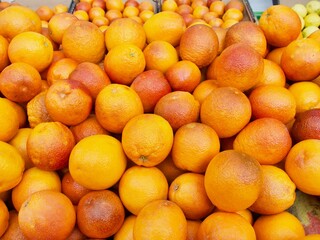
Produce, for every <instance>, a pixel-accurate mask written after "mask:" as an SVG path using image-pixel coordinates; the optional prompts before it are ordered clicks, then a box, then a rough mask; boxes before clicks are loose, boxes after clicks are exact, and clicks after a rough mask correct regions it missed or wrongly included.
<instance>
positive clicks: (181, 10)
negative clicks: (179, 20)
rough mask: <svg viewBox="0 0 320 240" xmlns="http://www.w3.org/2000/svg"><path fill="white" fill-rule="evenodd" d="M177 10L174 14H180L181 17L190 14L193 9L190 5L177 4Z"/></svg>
mask: <svg viewBox="0 0 320 240" xmlns="http://www.w3.org/2000/svg"><path fill="white" fill-rule="evenodd" d="M178 5H179V6H178V8H177V9H176V13H178V14H180V15H181V16H183V15H185V14H191V15H192V12H193V8H192V7H191V6H190V4H185V3H184V4H178Z"/></svg>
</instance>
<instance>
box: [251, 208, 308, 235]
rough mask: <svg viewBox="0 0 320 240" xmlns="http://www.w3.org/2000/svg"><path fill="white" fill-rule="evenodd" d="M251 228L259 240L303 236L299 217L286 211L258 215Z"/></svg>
mask: <svg viewBox="0 0 320 240" xmlns="http://www.w3.org/2000/svg"><path fill="white" fill-rule="evenodd" d="M253 228H254V230H255V233H256V236H257V239H261V240H271V239H272V240H280V239H281V240H289V239H303V237H304V236H305V232H304V229H303V226H302V224H301V222H300V221H299V219H298V218H296V217H295V216H294V215H292V214H291V213H289V212H286V211H284V212H281V213H278V214H273V215H269V216H268V215H263V216H260V217H258V219H257V220H256V221H255V223H254V225H253Z"/></svg>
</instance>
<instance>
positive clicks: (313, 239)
mask: <svg viewBox="0 0 320 240" xmlns="http://www.w3.org/2000/svg"><path fill="white" fill-rule="evenodd" d="M319 239H320V234H309V235H307V236H305V237H304V238H303V240H319Z"/></svg>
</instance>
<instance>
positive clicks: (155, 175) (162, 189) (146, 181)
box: [118, 166, 169, 215]
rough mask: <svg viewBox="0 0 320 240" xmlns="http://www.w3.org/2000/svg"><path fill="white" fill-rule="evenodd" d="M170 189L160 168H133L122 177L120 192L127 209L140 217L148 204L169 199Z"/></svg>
mask: <svg viewBox="0 0 320 240" xmlns="http://www.w3.org/2000/svg"><path fill="white" fill-rule="evenodd" d="M168 188H169V186H168V182H167V179H166V177H165V175H164V174H163V173H162V172H161V171H160V170H159V169H158V168H156V167H143V166H133V167H131V168H129V169H127V170H126V171H125V172H124V174H123V175H122V177H121V179H120V182H119V187H118V191H119V197H120V199H121V202H122V204H123V205H124V206H125V208H126V209H127V210H128V211H130V212H131V213H132V214H134V215H138V213H139V212H140V210H141V209H142V208H143V207H144V206H145V205H147V204H148V203H150V202H152V201H155V200H160V199H163V200H165V199H167V194H168ZM137 200H138V201H137Z"/></svg>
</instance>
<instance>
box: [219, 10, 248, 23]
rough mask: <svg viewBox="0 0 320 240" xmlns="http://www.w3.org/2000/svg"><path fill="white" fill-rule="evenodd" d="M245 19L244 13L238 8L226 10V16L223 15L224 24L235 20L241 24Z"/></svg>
mask: <svg viewBox="0 0 320 240" xmlns="http://www.w3.org/2000/svg"><path fill="white" fill-rule="evenodd" d="M242 19H243V12H242V11H241V10H239V9H236V8H229V9H227V10H225V12H224V14H223V15H222V20H223V21H224V22H227V21H230V20H233V21H235V24H236V22H240V21H241V20H242Z"/></svg>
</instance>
